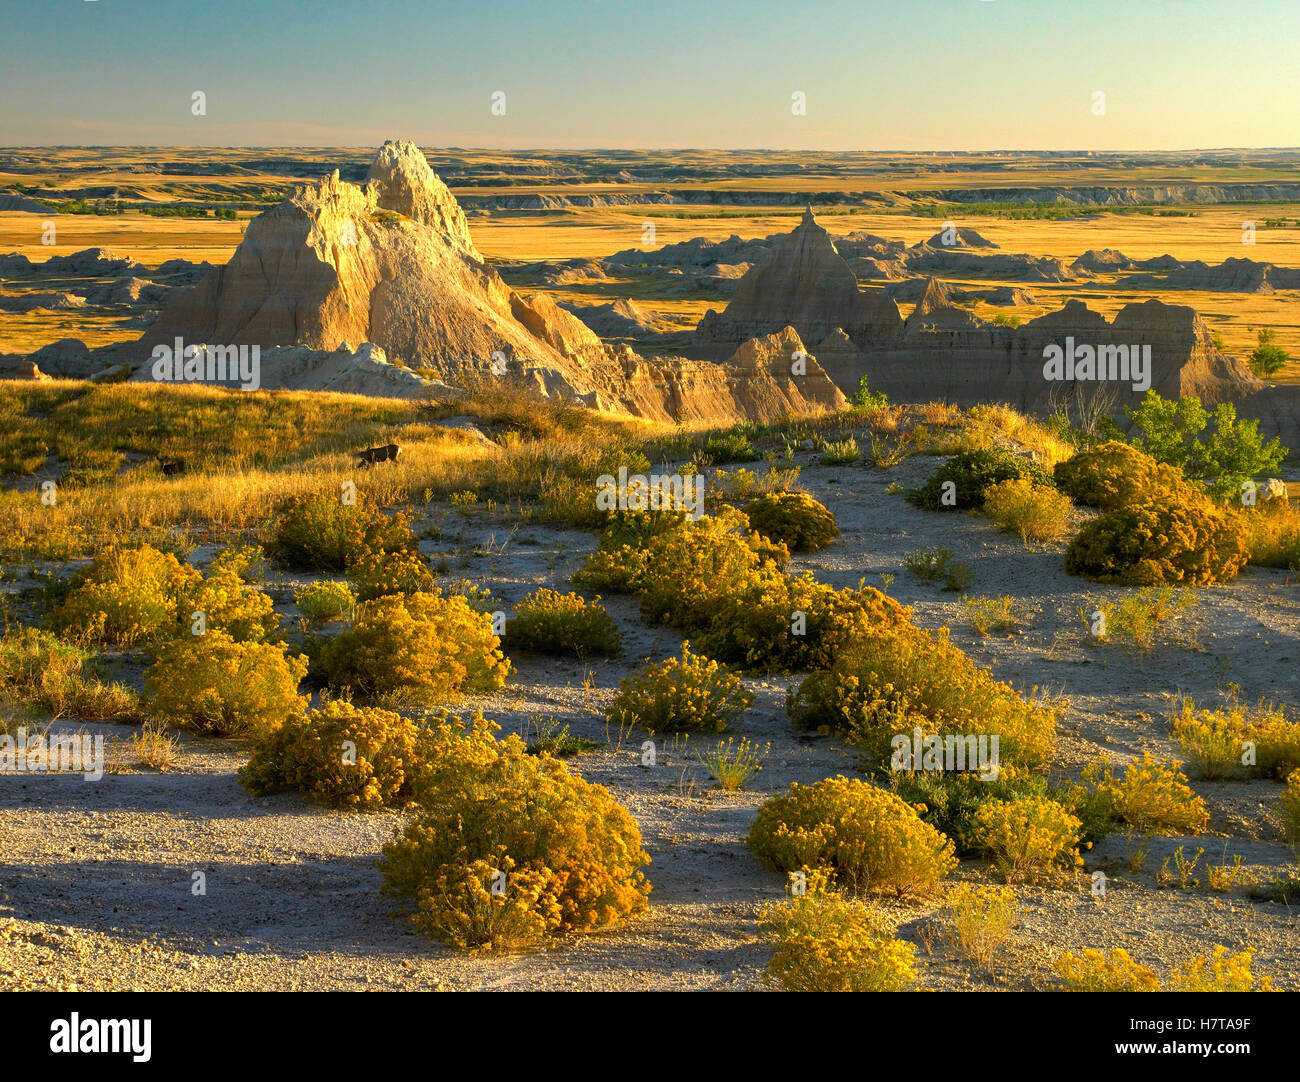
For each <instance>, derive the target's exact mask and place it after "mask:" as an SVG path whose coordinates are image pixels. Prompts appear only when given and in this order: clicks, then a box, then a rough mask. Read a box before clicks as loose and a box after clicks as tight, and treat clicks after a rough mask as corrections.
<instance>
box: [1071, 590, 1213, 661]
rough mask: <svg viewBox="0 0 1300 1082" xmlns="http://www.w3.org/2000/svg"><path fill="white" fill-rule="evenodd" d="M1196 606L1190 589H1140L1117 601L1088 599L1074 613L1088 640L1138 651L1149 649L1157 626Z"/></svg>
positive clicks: (1194, 597) (1153, 641) (1195, 597)
mask: <svg viewBox="0 0 1300 1082" xmlns="http://www.w3.org/2000/svg"><path fill="white" fill-rule="evenodd" d="M1197 604H1199V598H1197V596H1196V594H1195V593H1193V592H1192V591H1191V590H1175V589H1174V588H1173V587H1172V586H1144V587H1142V589H1140V590H1138V591H1137V592H1136V593H1132V594H1130V595H1129V596H1128V597H1125V598H1122V599H1121V600H1120V601H1118V602H1116V601H1111V600H1109V599H1107V598H1101V597H1089V598H1088V599H1087V600H1086V601H1085V602H1084V604H1082V605H1081V606H1080V607H1079V609H1078V613H1079V619H1081V620H1082V621H1083V622H1084V623H1085V624H1086V625H1087V627H1088V634H1089V636H1090V637H1091V639H1092V640H1094V641H1097V642H1111V641H1114V640H1121V641H1127V642H1131V643H1132V644H1133V645H1134V646H1136V647H1138V648H1139V649H1142V650H1149V649H1151V647H1152V646H1154V645H1155V642H1156V632H1157V631H1158V630H1159V629H1160V628H1161V627H1163V626H1164V625H1166V624H1167V623H1169V622H1170V621H1173V620H1176V619H1177V617H1178V616H1179V615H1180V614H1181V613H1184V612H1186V611H1187V610H1189V609H1194V608H1195V607H1196V606H1197Z"/></svg>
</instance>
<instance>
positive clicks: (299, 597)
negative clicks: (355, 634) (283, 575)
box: [293, 579, 357, 624]
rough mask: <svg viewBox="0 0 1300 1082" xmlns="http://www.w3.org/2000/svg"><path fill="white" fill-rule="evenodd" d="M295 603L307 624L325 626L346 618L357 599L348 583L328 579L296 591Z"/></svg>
mask: <svg viewBox="0 0 1300 1082" xmlns="http://www.w3.org/2000/svg"><path fill="white" fill-rule="evenodd" d="M293 603H294V604H295V605H297V606H298V611H299V612H300V613H302V618H303V619H304V620H306V621H307V623H309V624H325V623H329V621H331V620H337V619H339V618H340V617H343V616H346V615H347V614H348V613H349V612H351V611H352V609H353V608H354V607H355V605H356V603H357V599H356V595H355V594H353V592H352V587H351V586H349V585H348V584H347V583H346V582H333V581H330V580H328V579H326V580H324V581H321V582H311V583H308V584H307V585H306V586H303V587H301V588H300V589H297V590H295V591H294V592H293Z"/></svg>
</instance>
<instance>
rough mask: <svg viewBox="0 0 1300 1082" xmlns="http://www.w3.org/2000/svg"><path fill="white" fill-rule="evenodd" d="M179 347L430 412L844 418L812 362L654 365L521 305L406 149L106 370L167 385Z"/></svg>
mask: <svg viewBox="0 0 1300 1082" xmlns="http://www.w3.org/2000/svg"><path fill="white" fill-rule="evenodd" d="M181 269H182V268H177V270H178V271H179V270H181ZM713 271H714V272H715V273H716V272H718V271H719V268H713ZM738 276H739V273H737V277H738ZM850 277H851V275H850ZM629 312H630V313H631V315H630V316H629V314H628V313H617V314H620V315H623V316H627V317H628V318H634V317H635V311H634V310H629ZM610 314H615V313H610ZM783 327H784V324H782V325H781V326H780V327H777V328H775V329H776V330H778V331H779V330H781V329H782V328H783ZM178 343H179V344H180V345H182V346H185V345H191V346H193V345H199V344H208V345H210V346H212V347H214V348H217V349H221V350H230V349H234V348H238V347H248V348H249V349H251V347H254V346H256V347H258V349H259V351H260V353H259V356H260V363H261V365H262V370H261V378H260V385H261V386H263V387H282V388H296V389H315V390H337V391H354V392H358V393H363V394H382V395H397V396H400V397H408V396H418V395H425V394H430V395H434V396H436V395H438V394H442V393H445V392H446V391H447V390H448V389H453V390H454V388H455V387H456V386H457V385H458V384H460V383H462V382H463V381H464V380H465V379H466V378H471V377H478V378H483V377H489V378H499V379H506V380H513V381H515V382H517V383H522V384H523V385H525V386H527V387H530V388H532V389H533V390H535V391H536V392H538V393H540V394H542V395H546V396H548V397H555V398H561V399H564V400H567V401H574V402H580V403H582V404H585V405H589V406H594V407H598V408H603V409H610V410H618V411H625V412H631V413H636V414H639V415H642V416H647V417H657V418H662V419H674V420H676V419H686V418H690V419H700V420H710V421H716V422H726V421H730V420H736V419H740V418H742V417H757V418H761V419H765V420H774V419H776V418H777V417H780V416H784V415H786V414H788V413H792V412H795V413H799V412H808V411H810V410H819V409H824V408H828V407H832V406H834V405H836V404H837V403H839V402H842V397H841V396H840V393H839V391H838V390H836V388H835V386H834V385H833V384H832V383H831V381H830V380H829V378H828V377H827V376H826V374H825V373H824V372H822V370H821V369H820V368H819V367H818V366H817V365H816V362H815V361H813V362H811V363H810V364H809V365H808V366H807V367H806V369H805V370H804V371H803V372H802V373H801V374H798V375H795V374H793V373H792V372H791V370H790V368H789V366H788V365H787V366H786V367H785V368H784V369H783V368H782V367H781V364H780V363H778V362H777V360H776V359H775V354H772V355H771V356H769V355H768V353H771V352H772V350H779V349H780V348H784V347H785V345H787V344H788V343H787V342H786V340H785V339H784V338H783V339H781V340H780V342H779V343H778V344H777V345H773V346H771V347H770V348H769V349H768V352H767V353H762V351H760V353H762V355H761V356H760V357H758V358H757V359H755V358H752V357H750V356H748V355H747V354H746V355H741V356H740V357H739V358H738V359H737V360H736V361H735V362H734V363H729V364H708V365H700V364H698V363H693V362H685V361H683V362H680V363H678V362H672V361H667V362H665V361H658V360H654V361H651V360H645V359H643V358H640V357H638V356H636V354H634V353H632V352H631V351H630V350H629V349H627V348H626V347H623V348H618V347H615V346H613V345H607V344H605V343H603V342H602V341H601V340H600V338H599V337H597V335H596V334H595V333H594V332H593V331H592V330H591V329H590V328H589V327H587V326H586V325H585V324H584V323H583V322H582V320H580V319H579V318H578V317H577V316H575V315H573V314H572V313H571V312H568V311H566V310H565V309H563V308H561V307H559V306H558V305H556V304H555V302H554V301H553V300H552V299H551V298H550V297H549V296H547V295H546V294H544V293H534V294H531V295H525V294H522V293H519V292H516V291H514V290H512V289H511V288H510V287H509V286H507V285H506V283H505V282H504V281H503V280H502V279H501V277H500V276H499V275H498V274H497V273H496V271H495V270H493V269H492V268H491V267H489V266H488V265H487V264H486V263H484V262H483V260H482V258H481V256H480V255H479V253H478V251H477V249H476V248H475V247H474V243H473V239H472V238H471V236H470V232H469V227H468V225H467V224H466V220H465V216H464V214H463V213H462V212H461V209H460V207H459V206H458V205H457V203H456V200H455V199H454V198H453V196H452V195H451V193H450V191H448V189H447V187H446V186H445V185H444V184H443V183H442V181H441V180H439V179H438V177H436V176H435V175H434V173H433V172H432V170H431V169H430V168H429V166H428V163H427V161H426V160H425V158H424V155H423V154H421V153H420V151H419V150H418V149H417V148H416V147H415V146H414V145H413V144H411V143H404V142H403V143H396V142H390V143H386V144H385V145H384V147H383V148H382V149H381V150H380V151H379V153H378V154H377V155H376V157H375V160H374V162H373V164H372V165H371V167H370V170H369V172H368V174H367V177H366V181H365V183H364V184H361V185H357V184H352V183H349V182H347V181H344V180H342V179H340V177H339V174H338V173H337V172H335V173H334V174H333V175H331V176H328V177H323V178H322V179H321V180H320V181H319V182H317V183H315V184H308V185H304V186H301V187H299V188H297V189H295V190H294V192H293V193H292V194H291V195H290V196H289V197H288V198H287V199H285V200H284V201H283V202H282V203H280V204H279V205H277V206H276V207H274V208H272V209H271V210H269V211H267V212H265V213H263V214H261V215H259V216H258V217H257V218H255V219H254V220H253V221H252V222H250V223H249V225H248V228H247V230H246V232H245V235H244V240H243V242H242V243H241V244H240V246H239V248H238V249H237V250H236V252H235V254H234V256H233V257H232V258H231V260H230V262H229V263H227V264H226V265H225V266H224V267H219V268H217V269H215V270H213V271H212V272H211V273H210V274H208V275H207V276H206V277H204V278H203V279H202V280H201V281H200V282H199V283H198V284H197V285H196V286H194V287H192V288H189V289H186V290H183V291H178V292H176V293H175V294H173V295H172V296H171V298H170V299H169V301H168V303H167V306H166V308H165V309H164V310H163V312H162V313H161V315H160V316H159V317H158V319H157V321H156V323H154V325H153V326H152V327H151V328H150V329H149V331H148V332H147V333H146V334H145V335H144V337H142V338H141V339H139V340H138V341H136V342H133V343H129V344H124V345H121V346H114V347H110V348H109V349H107V350H104V351H102V352H101V353H100V354H99V355H98V357H97V361H98V363H99V367H101V368H102V367H105V366H108V365H112V364H118V363H126V364H130V365H133V366H134V372H135V376H134V378H137V379H142V380H149V379H155V378H156V379H169V380H170V379H174V378H176V377H175V370H174V369H173V368H169V367H168V363H167V359H168V357H169V356H172V357H174V356H175V355H176V347H177V344H178ZM358 344H360V346H361V348H359V349H358V348H355V346H356V345H358ZM800 346H801V348H802V344H800ZM733 352H735V347H734V346H733V347H732V348H731V349H730V350H728V351H727V353H728V354H730V353H733ZM719 359H720V360H726V359H727V358H726V357H723V358H719ZM227 382H232V383H233V382H235V381H234V380H228V381H227Z"/></svg>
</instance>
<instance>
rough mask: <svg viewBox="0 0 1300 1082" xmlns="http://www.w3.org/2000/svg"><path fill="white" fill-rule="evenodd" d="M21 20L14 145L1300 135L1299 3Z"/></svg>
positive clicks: (249, 12)
mask: <svg viewBox="0 0 1300 1082" xmlns="http://www.w3.org/2000/svg"><path fill="white" fill-rule="evenodd" d="M0 26H3V27H4V37H3V39H0V144H3V145H10V146H13V145H34V146H45V145H56V144H143V145H217V146H220V145H268V146H285V145H298V146H320V145H332V146H356V145H371V144H374V143H377V142H381V141H382V140H383V139H385V138H391V137H402V138H411V139H415V140H416V141H417V142H420V143H422V144H424V145H426V146H473V147H503V148H527V147H538V148H562V147H746V148H751V147H762V148H774V149H794V150H803V149H827V150H877V149H879V150H987V149H1045V148H1056V149H1094V150H1125V149H1182V148H1189V147H1223V146H1232V147H1256V146H1294V145H1297V144H1300V2H1298V0H1250V2H1249V3H1242V2H1240V0H1088V2H1083V0H887V2H882V0H845V2H842V3H831V2H807V0H799V2H796V0H785V2H775V0H750V2H745V0H732V2H725V0H723V2H719V0H655V2H653V3H651V2H649V0H643V2H635V0H569V2H563V3H550V2H546V0H533V2H531V3H530V2H524V0H469V2H468V3H465V2H459V3H444V2H442V0H312V2H302V0H0ZM194 91H202V92H203V93H204V94H206V96H207V115H206V116H202V117H196V116H193V115H192V113H191V101H192V97H191V96H192V94H193V92H194ZM495 91H502V92H504V93H505V95H506V97H505V105H506V111H505V115H504V116H493V115H492V111H491V105H492V95H493V93H494V92H495ZM796 91H800V92H802V93H803V94H805V95H806V101H807V112H806V115H804V116H795V115H793V114H792V111H791V103H792V94H793V93H794V92H796ZM1096 91H1101V92H1103V93H1105V95H1106V103H1105V104H1106V112H1105V115H1104V116H1096V115H1094V114H1093V94H1094V92H1096Z"/></svg>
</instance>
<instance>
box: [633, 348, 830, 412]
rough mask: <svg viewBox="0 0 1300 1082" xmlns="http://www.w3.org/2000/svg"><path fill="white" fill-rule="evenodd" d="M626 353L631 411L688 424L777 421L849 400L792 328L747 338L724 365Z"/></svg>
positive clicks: (818, 410)
mask: <svg viewBox="0 0 1300 1082" xmlns="http://www.w3.org/2000/svg"><path fill="white" fill-rule="evenodd" d="M625 356H626V358H627V367H626V377H627V389H626V398H625V401H626V403H627V405H628V406H629V407H630V410H631V412H634V413H637V414H639V415H640V416H643V417H651V418H654V419H656V420H663V421H667V420H677V421H682V422H684V423H689V422H692V421H709V420H711V419H713V418H717V417H726V416H735V417H749V418H752V419H754V420H757V421H775V420H778V419H780V418H782V417H787V416H790V415H792V414H806V413H817V412H820V411H823V410H828V409H831V410H833V409H841V408H843V407H844V406H845V405H847V402H846V400H845V398H844V396H843V395H842V394H841V393H840V391H839V390H838V389H837V388H836V387H835V385H834V384H833V383H832V382H831V381H830V380H829V379H828V378H827V376H826V373H825V372H824V371H823V369H822V367H821V365H820V364H819V363H818V362H817V360H816V358H814V357H812V356H810V355H809V354H808V351H807V350H806V349H805V347H804V343H803V341H802V340H801V339H800V337H799V334H798V332H797V331H796V330H795V329H794V328H793V327H783V328H781V329H780V330H779V331H777V332H775V333H773V334H770V335H765V336H763V337H761V338H757V339H751V340H749V341H746V342H745V343H744V344H743V345H742V346H741V347H740V348H738V349H737V350H736V351H735V352H734V353H733V354H732V355H731V356H730V357H728V358H727V362H726V363H725V364H723V365H717V364H713V363H710V362H708V361H689V360H684V359H673V360H669V361H661V362H657V363H650V362H647V361H645V360H643V359H641V358H635V355H633V354H631V353H630V352H629V353H628V354H626V355H625ZM634 358H635V359H634Z"/></svg>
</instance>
